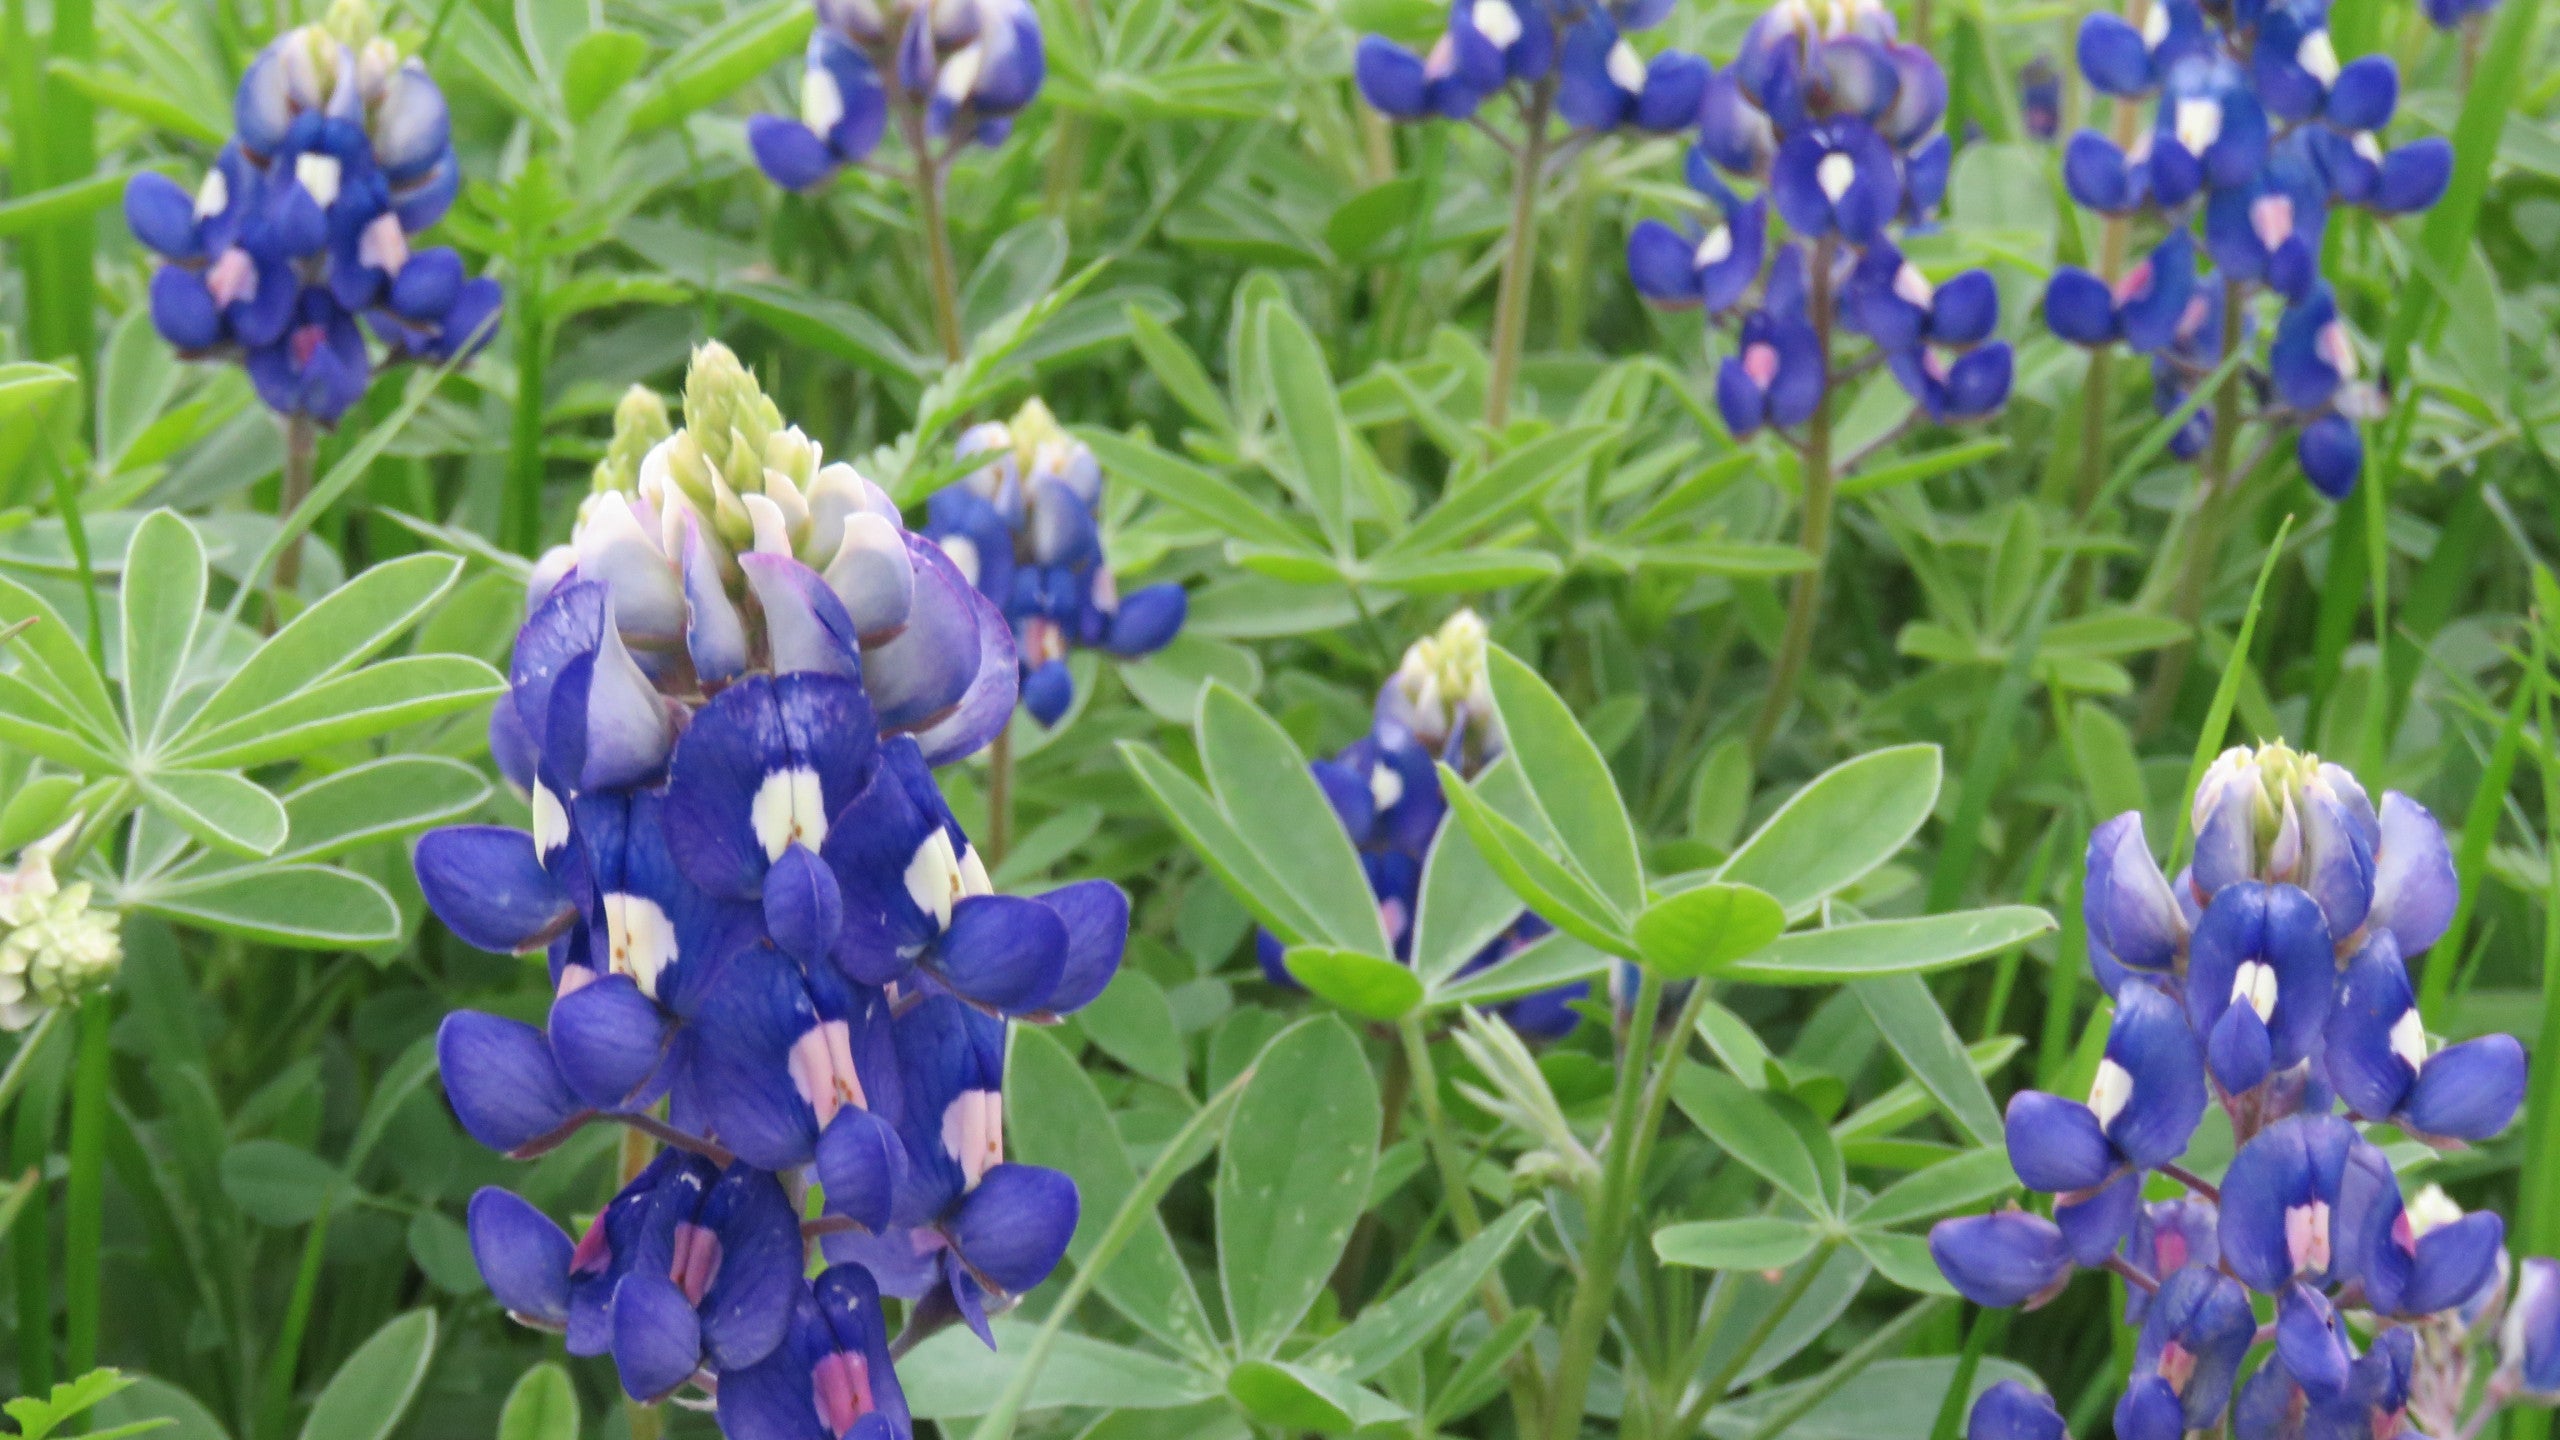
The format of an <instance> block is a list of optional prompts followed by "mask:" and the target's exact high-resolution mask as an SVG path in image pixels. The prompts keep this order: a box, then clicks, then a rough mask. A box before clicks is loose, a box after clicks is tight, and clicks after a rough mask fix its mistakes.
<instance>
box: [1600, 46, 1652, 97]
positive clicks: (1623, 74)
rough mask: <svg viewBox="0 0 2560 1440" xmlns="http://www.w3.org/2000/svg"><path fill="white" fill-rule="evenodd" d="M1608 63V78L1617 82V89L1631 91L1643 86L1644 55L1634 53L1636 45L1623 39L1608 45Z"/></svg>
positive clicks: (1640, 88)
mask: <svg viewBox="0 0 2560 1440" xmlns="http://www.w3.org/2000/svg"><path fill="white" fill-rule="evenodd" d="M1608 63H1609V78H1610V79H1611V80H1613V81H1616V82H1617V86H1618V88H1619V89H1621V90H1626V91H1630V92H1632V91H1638V90H1642V89H1643V88H1644V57H1643V56H1641V55H1638V54H1637V53H1636V47H1634V46H1633V45H1630V44H1628V43H1627V42H1626V41H1624V40H1621V41H1619V42H1618V43H1617V44H1615V45H1612V46H1610V47H1609V62H1608Z"/></svg>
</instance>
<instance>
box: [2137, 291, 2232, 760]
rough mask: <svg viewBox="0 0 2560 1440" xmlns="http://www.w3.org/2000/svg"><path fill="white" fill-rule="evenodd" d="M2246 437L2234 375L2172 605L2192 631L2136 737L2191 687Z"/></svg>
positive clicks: (2228, 323)
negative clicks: (2234, 465) (2236, 455)
mask: <svg viewBox="0 0 2560 1440" xmlns="http://www.w3.org/2000/svg"><path fill="white" fill-rule="evenodd" d="M2242 288H2243V287H2241V286H2239V285H2236V284H2233V285H2225V286H2224V287H2223V288H2222V355H2221V358H2222V359H2223V360H2229V359H2230V358H2231V352H2232V351H2233V350H2235V349H2237V348H2239V345H2240V323H2241V320H2242V318H2243V307H2242V302H2243V299H2244V296H2243V294H2242ZM2239 433H2240V375H2239V372H2238V371H2236V370H2234V371H2232V372H2231V373H2229V374H2227V375H2225V376H2224V377H2223V380H2222V387H2221V389H2219V390H2218V391H2216V392H2215V393H2214V397H2213V439H2212V440H2211V442H2209V444H2208V445H2207V447H2206V449H2205V463H2204V474H2203V476H2202V485H2201V493H2199V494H2198V495H2197V497H2196V508H2195V523H2194V524H2192V525H2190V526H2188V527H2187V532H2186V535H2185V536H2184V537H2183V539H2184V542H2185V543H2184V546H2183V553H2182V554H2181V555H2180V556H2179V563H2178V581H2177V587H2176V590H2175V592H2174V593H2173V595H2172V596H2171V602H2172V603H2173V604H2174V605H2175V606H2176V607H2177V616H2178V618H2179V619H2180V620H2181V621H2184V622H2185V623H2186V626H2187V631H2188V638H2186V639H2184V640H2180V641H2177V642H2175V643H2173V644H2171V645H2169V646H2168V647H2167V648H2165V649H2163V650H2162V651H2161V652H2160V659H2159V663H2158V665H2157V667H2156V668H2155V669H2153V670H2152V672H2151V685H2150V688H2149V689H2148V690H2146V691H2144V692H2143V696H2142V712H2141V718H2140V723H2139V724H2138V725H2137V726H2136V728H2135V731H2134V733H2135V734H2137V735H2150V734H2154V733H2156V732H2157V731H2158V730H2159V728H2160V727H2161V725H2162V724H2164V723H2166V722H2167V720H2168V718H2169V712H2170V711H2171V710H2172V709H2174V708H2176V706H2177V703H2178V691H2179V688H2180V687H2181V686H2183V685H2185V684H2186V679H2187V662H2188V660H2189V659H2190V658H2192V657H2193V656H2194V654H2195V639H2194V632H2195V627H2196V623H2197V622H2198V621H2199V620H2201V619H2203V617H2204V592H2205V589H2206V586H2207V583H2208V582H2209V581H2211V580H2212V578H2213V566H2214V562H2215V561H2216V560H2218V559H2220V558H2221V554H2222V538H2223V536H2222V531H2223V525H2224V523H2225V521H2226V520H2227V519H2228V517H2229V514H2230V512H2231V511H2232V510H2233V509H2235V508H2236V506H2235V503H2234V502H2235V500H2236V498H2237V497H2236V496H2235V495H2234V494H2233V493H2232V492H2234V491H2236V490H2237V489H2239V483H2238V482H2239V480H2240V479H2241V477H2239V476H2236V475H2234V474H2233V473H2232V470H2231V447H2232V445H2233V443H2234V442H2235V440H2236V439H2237V438H2238V436H2239Z"/></svg>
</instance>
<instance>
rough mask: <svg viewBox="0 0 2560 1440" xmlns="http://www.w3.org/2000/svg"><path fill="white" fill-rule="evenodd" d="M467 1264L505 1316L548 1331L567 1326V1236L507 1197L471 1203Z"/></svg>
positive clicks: (500, 1193) (504, 1193) (490, 1193)
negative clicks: (475, 1267)
mask: <svg viewBox="0 0 2560 1440" xmlns="http://www.w3.org/2000/svg"><path fill="white" fill-rule="evenodd" d="M469 1226H470V1232H471V1258H472V1260H473V1261H474V1262H475V1263H476V1264H478V1265H479V1267H480V1277H481V1278H482V1279H483V1280H485V1281H487V1282H488V1284H489V1293H490V1294H492V1295H494V1296H496V1297H497V1299H498V1303H499V1304H500V1305H502V1306H504V1307H505V1308H506V1311H507V1313H508V1314H510V1315H512V1316H514V1317H515V1318H516V1319H517V1320H519V1321H521V1322H522V1323H524V1324H527V1325H533V1326H538V1327H540V1328H543V1329H548V1330H560V1329H566V1328H567V1327H568V1324H569V1255H570V1250H571V1246H570V1243H569V1236H568V1232H566V1231H564V1230H562V1229H561V1228H560V1227H559V1226H558V1225H556V1224H554V1223H552V1220H551V1217H550V1216H548V1215H545V1214H543V1213H542V1212H541V1211H539V1210H537V1209H535V1208H533V1206H532V1205H531V1204H529V1203H527V1202H526V1201H525V1200H524V1199H523V1197H521V1196H519V1195H517V1194H515V1193H514V1192H513V1191H509V1190H501V1189H499V1188H498V1187H496V1186H494V1185H490V1186H484V1187H482V1188H481V1190H480V1191H479V1192H478V1193H476V1194H474V1195H473V1196H472V1197H471V1208H470V1211H469Z"/></svg>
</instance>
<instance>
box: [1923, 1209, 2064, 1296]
mask: <svg viewBox="0 0 2560 1440" xmlns="http://www.w3.org/2000/svg"><path fill="white" fill-rule="evenodd" d="M1929 1255H1930V1258H1931V1259H1933V1260H1935V1261H1937V1264H1938V1270H1939V1272H1940V1273H1942V1274H1944V1275H1945V1276H1946V1277H1947V1283H1948V1284H1950V1285H1953V1286H1954V1287H1955V1288H1956V1291H1957V1293H1959V1294H1961V1295H1963V1296H1964V1298H1966V1299H1968V1300H1970V1301H1972V1302H1973V1303H1975V1304H1976V1305H1988V1306H1992V1307H1994V1308H2000V1309H2006V1308H2008V1307H2010V1306H2014V1305H2022V1304H2025V1303H2026V1302H2027V1301H2028V1300H2030V1299H2033V1298H2034V1297H2035V1296H2037V1295H2039V1294H2042V1293H2043V1292H2044V1291H2046V1290H2048V1289H2051V1288H2052V1287H2053V1286H2054V1285H2056V1284H2058V1283H2059V1282H2060V1281H2061V1280H2062V1279H2063V1278H2064V1277H2065V1276H2067V1275H2069V1274H2070V1273H2071V1260H2070V1257H2069V1256H2067V1255H2065V1254H2064V1253H2063V1248H2062V1232H2061V1230H2059V1229H2057V1228H2056V1227H2055V1226H2054V1223H2053V1222H2052V1221H2050V1220H2047V1219H2045V1218H2044V1217H2042V1216H2040V1215H2030V1214H2028V1213H2027V1212H2025V1211H2023V1210H2004V1211H2001V1212H1999V1213H1997V1214H1992V1215H1971V1216H1965V1217H1963V1218H1960V1219H1955V1220H1941V1221H1939V1222H1938V1223H1937V1224H1936V1225H1935V1226H1933V1227H1931V1229H1930V1231H1929Z"/></svg>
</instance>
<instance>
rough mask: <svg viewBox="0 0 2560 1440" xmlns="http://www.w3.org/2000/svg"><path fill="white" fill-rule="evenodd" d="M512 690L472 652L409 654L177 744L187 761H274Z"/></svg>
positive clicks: (462, 707)
mask: <svg viewBox="0 0 2560 1440" xmlns="http://www.w3.org/2000/svg"><path fill="white" fill-rule="evenodd" d="M506 693H507V681H506V677H505V676H503V675H500V674H499V673H498V672H497V671H495V670H492V669H490V668H489V666H488V664H487V663H486V662H485V661H481V660H476V659H473V658H472V657H471V656H468V655H404V656H401V657H400V658H398V659H395V660H384V661H381V662H379V663H377V664H373V665H369V666H366V667H365V668H364V669H362V670H359V671H356V672H355V673H353V674H349V675H341V676H339V677H337V678H336V679H334V680H326V681H322V682H321V683H320V684H317V685H314V686H312V687H310V688H309V689H307V690H304V691H302V692H301V693H300V694H298V695H293V696H290V697H288V698H286V699H283V700H279V701H277V702H276V703H275V704H273V705H270V706H268V707H267V708H265V709H264V710H260V711H257V712H255V713H253V714H250V715H247V716H244V717H242V718H241V719H238V720H234V721H232V722H231V723H230V724H228V725H225V726H223V727H221V728H220V729H217V730H209V731H198V730H191V731H190V732H189V733H188V734H187V735H185V736H182V737H181V738H180V740H179V743H178V746H177V747H176V750H175V754H176V756H177V758H179V759H181V760H183V761H185V762H186V763H187V764H190V765H204V766H224V767H228V766H235V765H238V766H249V765H270V764H273V763H275V762H276V761H278V760H291V759H296V758H298V757H300V756H303V755H307V754H309V753H311V752H312V751H314V750H325V749H327V748H329V747H331V746H333V745H344V744H348V743H349V742H351V741H356V740H370V739H372V738H373V737H375V736H377V735H382V734H385V733H387V732H389V731H393V730H397V729H399V728H400V727H401V726H404V725H414V724H416V723H418V722H419V721H421V720H433V719H436V718H437V717H439V716H444V715H450V714H452V713H454V712H455V711H457V710H467V709H470V708H471V707H473V706H475V705H479V704H482V703H485V702H487V701H489V700H493V699H495V698H497V697H498V696H500V695H504V694H506Z"/></svg>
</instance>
